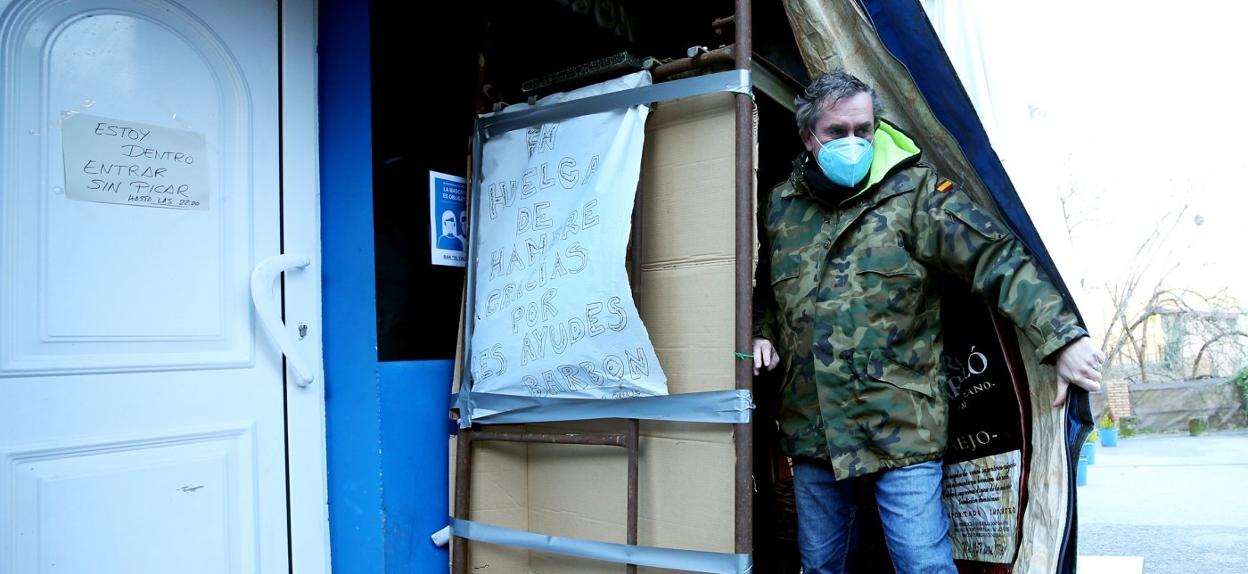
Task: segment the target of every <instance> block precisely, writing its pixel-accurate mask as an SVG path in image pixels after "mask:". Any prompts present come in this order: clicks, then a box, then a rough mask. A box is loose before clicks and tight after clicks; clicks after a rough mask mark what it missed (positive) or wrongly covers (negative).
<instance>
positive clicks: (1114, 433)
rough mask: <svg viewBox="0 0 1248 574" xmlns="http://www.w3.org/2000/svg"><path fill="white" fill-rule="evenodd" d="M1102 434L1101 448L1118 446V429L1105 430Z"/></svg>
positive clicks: (1100, 431) (1102, 430)
mask: <svg viewBox="0 0 1248 574" xmlns="http://www.w3.org/2000/svg"><path fill="white" fill-rule="evenodd" d="M1097 432H1099V433H1101V446H1118V429H1107V428H1103V429H1101V430H1099V431H1097Z"/></svg>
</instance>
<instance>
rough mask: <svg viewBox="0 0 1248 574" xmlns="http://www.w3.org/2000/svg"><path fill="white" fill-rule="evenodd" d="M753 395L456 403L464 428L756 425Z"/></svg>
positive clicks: (481, 396)
mask: <svg viewBox="0 0 1248 574" xmlns="http://www.w3.org/2000/svg"><path fill="white" fill-rule="evenodd" d="M752 399H753V395H751V394H750V391H748V390H743V389H738V390H731V391H704V392H700V393H681V394H678V395H663V396H657V397H634V398H628V399H560V398H549V397H527V396H519V395H500V394H494V393H472V392H469V393H463V392H461V393H460V394H459V397H457V398H456V401H455V403H456V406H458V407H459V412H460V419H459V426H460V428H468V427H469V426H471V425H472V424H473V423H477V424H486V425H489V424H504V423H507V424H514V423H538V422H549V421H579V420H589V419H613V418H620V419H642V420H652V421H679V422H691V423H723V424H736V423H748V422H750V414H751V411H753V409H754V402H753V400H752Z"/></svg>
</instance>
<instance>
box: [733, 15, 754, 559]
mask: <svg viewBox="0 0 1248 574" xmlns="http://www.w3.org/2000/svg"><path fill="white" fill-rule="evenodd" d="M750 10H751V5H750V0H736V14H735V18H734V24H735V25H736V37H735V39H734V43H735V47H736V50H734V53H733V55H734V56H735V60H736V68H737V69H739V70H749V69H750V67H751V64H752V59H753V57H752V56H753V50H754V46H753V38H752V34H753V30H752V22H751V12H750ZM736 113H737V149H736V155H737V161H736V163H737V177H736V180H737V222H736V223H737V245H736V247H737V253H736V255H737V277H736V292H737V298H736V305H737V313H736V347H737V351H738V352H742V353H749V352H750V349H751V339H752V337H751V333H752V329H751V321H752V314H753V313H752V309H753V279H754V278H753V273H754V101H753V100H752V99H751V98H750V96H749V95H747V94H737V109H736ZM734 360H736V359H734ZM736 367H737V369H736V382H737V388H738V389H744V390H751V389H752V388H753V386H754V379H753V376H754V373H753V361H743V360H736ZM733 445H734V446H735V447H736V454H737V469H736V470H737V473H736V552H737V553H738V554H749V553H752V552H753V551H754V528H753V527H754V512H753V511H754V480H753V471H754V427H753V426H752V425H751V424H749V423H745V424H737V425H734V428H733Z"/></svg>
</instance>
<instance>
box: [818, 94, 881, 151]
mask: <svg viewBox="0 0 1248 574" xmlns="http://www.w3.org/2000/svg"><path fill="white" fill-rule="evenodd" d="M801 136H802V143H804V144H806V151H808V152H810V153H811V155H817V154H818V153H819V148H820V147H822V145H823V144H825V143H827V142H830V141H832V140H835V139H841V138H843V137H847V136H858V137H860V138H862V139H865V140H867V141H869V142H874V141H875V109H874V108H873V107H872V105H871V94H868V93H866V92H862V93H860V94H855V95H853V96H850V97H848V98H841V99H840V100H838V101H837V102H836V103H834V104H832V105H826V104H825V105H824V106H823V109H822V110H819V114H818V115H817V116H815V124H814V126H812V128H811V129H810V130H809V131H803V132H802V133H801Z"/></svg>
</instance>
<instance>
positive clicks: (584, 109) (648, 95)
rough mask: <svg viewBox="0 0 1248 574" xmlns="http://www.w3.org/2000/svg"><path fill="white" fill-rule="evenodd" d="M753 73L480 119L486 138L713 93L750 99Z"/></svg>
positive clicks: (700, 79)
mask: <svg viewBox="0 0 1248 574" xmlns="http://www.w3.org/2000/svg"><path fill="white" fill-rule="evenodd" d="M750 81H751V77H750V71H749V70H731V71H728V72H719V73H716V74H707V75H705V76H697V77H694V78H686V79H684V80H672V81H670V82H661V83H658V84H652V85H649V86H642V87H640V88H632V89H629V90H620V91H618V92H611V93H609V94H602V95H601V96H591V97H588V98H580V99H576V100H572V101H568V102H563V103H559V104H551V105H547V106H534V107H532V108H529V109H527V110H518V111H513V112H498V113H493V114H484V115H482V116H481V117H480V120H479V121H480V122H481V129H482V133H484V134H485V136H486V137H490V136H494V135H497V134H500V133H503V132H509V131H511V130H517V129H520V128H527V127H530V126H536V125H541V124H545V123H549V122H557V121H559V120H566V119H568V118H575V117H579V116H586V115H589V114H596V113H599V112H606V111H611V110H618V109H622V108H628V107H632V106H641V105H645V104H650V103H653V102H665V101H668V100H676V99H680V98H688V97H691V96H700V95H702V94H709V93H712V92H733V93H738V94H746V95H750V85H751V84H750Z"/></svg>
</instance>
